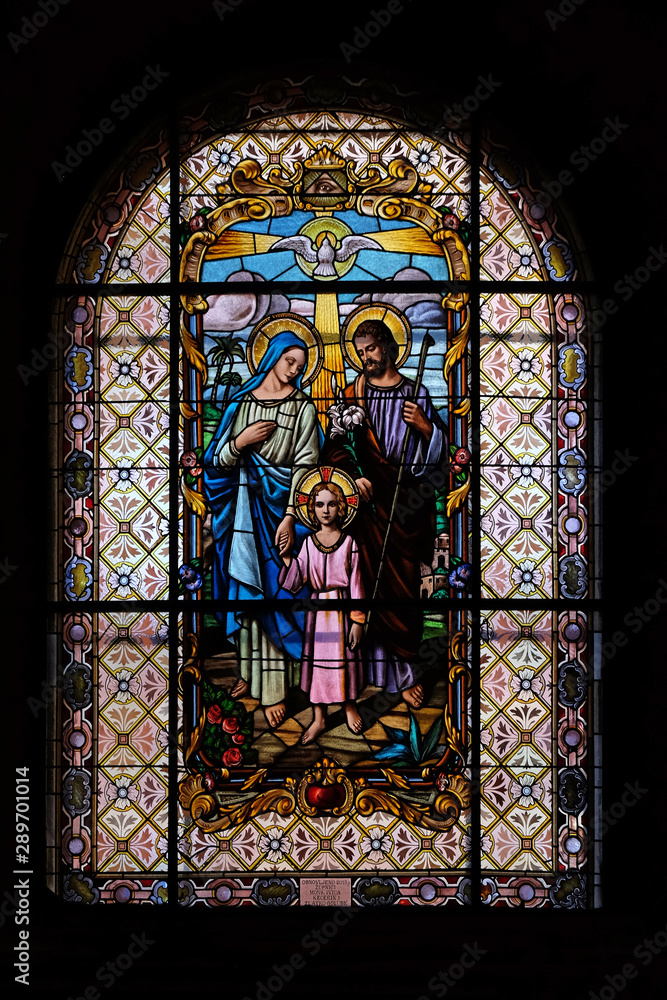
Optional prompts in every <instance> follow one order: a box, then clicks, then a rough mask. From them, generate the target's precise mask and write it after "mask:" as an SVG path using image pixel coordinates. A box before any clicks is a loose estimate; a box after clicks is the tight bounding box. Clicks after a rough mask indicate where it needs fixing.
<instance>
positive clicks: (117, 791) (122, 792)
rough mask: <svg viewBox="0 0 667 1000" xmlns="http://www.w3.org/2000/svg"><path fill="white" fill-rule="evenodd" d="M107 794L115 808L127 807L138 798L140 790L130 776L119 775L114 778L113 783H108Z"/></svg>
mask: <svg viewBox="0 0 667 1000" xmlns="http://www.w3.org/2000/svg"><path fill="white" fill-rule="evenodd" d="M107 795H108V798H109V799H110V801H111V802H112V803H113V805H114V806H115V807H116V809H127V807H128V806H129V805H130V803H132V802H137V801H138V800H139V795H140V791H139V788H138V786H137V785H135V784H134V783H133V782H132V779H131V778H128V777H126V776H125V775H121V777H120V778H116V780H115V781H114V783H113V784H110V785H109V788H108V789H107Z"/></svg>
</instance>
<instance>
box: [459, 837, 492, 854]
mask: <svg viewBox="0 0 667 1000" xmlns="http://www.w3.org/2000/svg"><path fill="white" fill-rule="evenodd" d="M492 843H493V841H492V840H491V838H490V837H489V835H488V834H487V833H483V834H482V835H481V837H480V839H479V846H480V849H481V850H482V853H484V854H488V852H489V851H490V850H491V845H492ZM471 845H472V837H471V836H470V834H469V833H464V834H463V836H462V837H461V847H462V849H463V852H464V854H468V853H469V852H470V847H471Z"/></svg>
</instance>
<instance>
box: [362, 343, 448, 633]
mask: <svg viewBox="0 0 667 1000" xmlns="http://www.w3.org/2000/svg"><path fill="white" fill-rule="evenodd" d="M434 344H435V340H434V339H433V337H432V336H431V335H430V334H429V333H425V334H424V340H423V341H422V349H421V352H420V354H419V367H418V368H417V378H416V379H415V387H414V391H413V393H412V401H413V403H416V402H417V396H418V395H419V390H420V389H421V384H422V379H423V378H424V368H425V366H426V355H427V354H428V350H429V348H430V347H433V345H434ZM409 440H410V425H409V424H407V425H406V428H405V435H404V437H403V447H402V448H401V460H400V462H399V465H398V472H397V474H396V487H395V489H394V499H393V500H392V502H391V511H390V512H389V521H388V522H387V530H386V531H385V534H384V541H383V543H382V552H381V553H380V565H379V566H378V571H377V576H376V577H375V586H374V587H373V597H372V600H375V598H376V596H377V592H378V588H379V586H380V578H381V576H382V571H383V569H384V557H385V553H386V551H387V543H388V541H389V534H390V532H391V526H392V524H393V522H394V514H395V513H396V504H397V503H398V494H399V491H400V489H401V480H402V478H403V469H404V468H405V460H406V458H407V455H408V442H409ZM372 613H373V608H372V606H371V607H370V608H369V610H368V615H367V617H366V626H365V627H366V630H368V625H369V623H370V620H371V614H372Z"/></svg>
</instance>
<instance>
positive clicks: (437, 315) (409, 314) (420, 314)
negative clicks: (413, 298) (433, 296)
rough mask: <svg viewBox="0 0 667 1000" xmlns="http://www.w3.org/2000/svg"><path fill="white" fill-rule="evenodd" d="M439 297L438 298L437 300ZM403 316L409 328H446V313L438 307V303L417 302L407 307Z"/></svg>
mask: <svg viewBox="0 0 667 1000" xmlns="http://www.w3.org/2000/svg"><path fill="white" fill-rule="evenodd" d="M439 298H440V296H438V299H439ZM405 316H406V318H407V320H408V322H409V323H410V326H425V327H430V328H431V329H433V328H434V327H446V326H447V313H446V312H445V310H444V309H443V308H442V306H441V305H440V302H417V303H416V304H415V305H411V306H408V308H407V309H406V310H405Z"/></svg>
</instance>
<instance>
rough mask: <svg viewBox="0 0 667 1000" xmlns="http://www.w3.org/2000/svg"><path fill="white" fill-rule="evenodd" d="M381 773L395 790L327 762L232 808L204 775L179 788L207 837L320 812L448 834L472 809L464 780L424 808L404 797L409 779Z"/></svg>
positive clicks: (256, 780)
mask: <svg viewBox="0 0 667 1000" xmlns="http://www.w3.org/2000/svg"><path fill="white" fill-rule="evenodd" d="M382 773H383V775H384V776H385V777H386V778H387V780H388V782H390V784H391V785H392V786H393V787H389V788H378V787H377V786H375V785H373V786H369V785H368V782H367V781H366V779H365V778H363V777H360V778H357V779H355V781H354V782H352V781H351V780H350V778H349V777H348V775H347V773H346V771H345V768H342V767H340V766H339V765H338V764H337V762H336V761H335V760H330V759H328V758H324V759H323V760H320V761H318V762H317V763H316V764H315V765H314V766H313V767H312V768H310V769H309V770H308V771H307V772H306V773H305V774H304V776H303V778H302V779H301V780H300V781H299V783H298V785H297V782H296V781H295V780H294V779H293V778H285V780H284V781H283V783H282V785H281V786H280V787H273V788H265V789H263V790H260V789H258V790H257V794H256V795H254V796H252V797H249V798H247V799H246V800H245V801H244V802H241V803H239V802H238V800H236V801H235V802H234V803H233V804H230V805H225V804H224V801H220V797H219V796H218V797H216V796H215V795H214V794H212V791H211V790H210V789H209V788H208V787H207V785H206V779H205V778H204V777H203V776H202V775H200V774H191V775H189V776H188V777H187V778H185V779H184V781H182V782H181V784H180V787H179V799H180V803H181V806H182V807H183V809H184V810H187V811H189V812H190V814H191V816H192V819H193V820H194V822H195V823H196V824H197V826H199V827H200V828H201V829H202V830H205V831H206V832H208V833H212V832H214V831H217V830H229V829H232V828H235V827H238V826H241V825H242V824H243V823H246V822H247V821H248V820H251V819H254V818H255V817H256V816H260V815H261V814H262V813H267V812H277V813H278V814H279V815H280V816H290V815H292V813H294V812H297V813H299V814H301V815H306V816H315V815H317V814H319V813H322V812H327V813H332V814H333V815H335V816H342V815H346V814H353V813H355V812H356V813H358V814H359V815H360V816H370V815H372V814H373V813H374V812H387V813H390V814H391V815H393V816H400V817H401V818H402V819H404V820H406V821H407V822H409V823H413V824H414V825H415V826H422V827H428V828H430V829H435V830H447V829H449V827H450V826H452V825H453V824H454V823H455V822H456V821H457V819H458V817H459V816H460V814H461V811H462V810H463V809H465V808H467V807H468V805H469V804H470V784H469V782H467V781H466V779H465V778H464V777H463V776H462V775H449V776H447V778H446V779H445V781H446V787H445V788H444V789H443V790H441V791H440V792H439V793H438V794H437V795H436V797H435V800H434V801H432V802H431V803H430V804H421V803H419V802H415V801H413V800H409V799H408V798H407V797H406V795H405V794H404V793H405V792H408V793H409V792H411V791H412V790H413V789H412V786H411V785H410V781H409V779H407V778H406V777H404V776H403V775H398V774H396V772H394V771H392V770H391V769H387V770H383V771H382ZM266 774H267V772H266V769H260V771H258V772H257V773H256V775H251V776H250V778H248V779H247V780H246V782H245V783H244V784H243V785H242V787H241V791H245V790H249V789H251V788H252V787H255V786H257V785H261V784H262V783H263V781H264V779H265V777H266ZM424 777H425V776H424ZM228 778H229V772H228V771H225V773H224V775H223V779H224V780H227V779H228ZM310 789H317V790H318V791H319V793H320V794H319V795H317V796H315V795H313V794H312V793H311V794H310V795H309V794H308V792H309V790H310Z"/></svg>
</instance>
